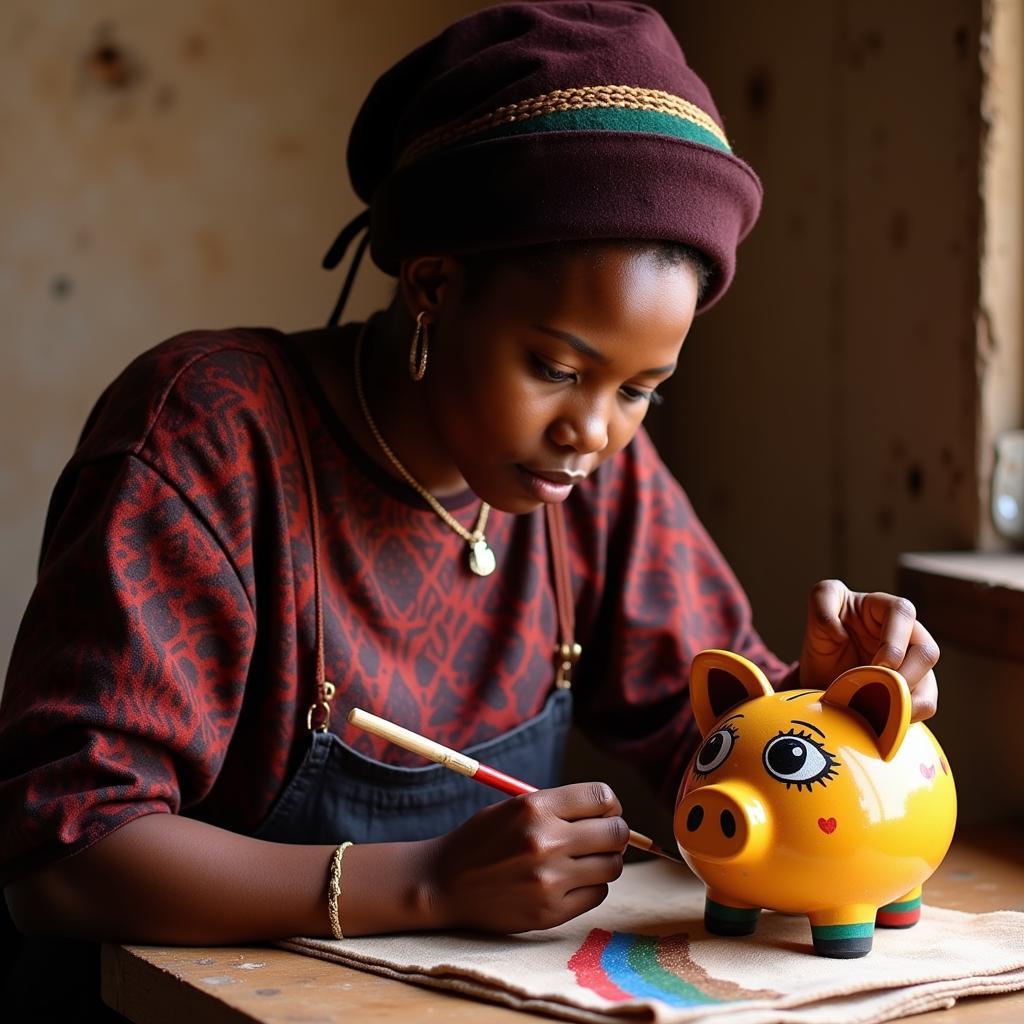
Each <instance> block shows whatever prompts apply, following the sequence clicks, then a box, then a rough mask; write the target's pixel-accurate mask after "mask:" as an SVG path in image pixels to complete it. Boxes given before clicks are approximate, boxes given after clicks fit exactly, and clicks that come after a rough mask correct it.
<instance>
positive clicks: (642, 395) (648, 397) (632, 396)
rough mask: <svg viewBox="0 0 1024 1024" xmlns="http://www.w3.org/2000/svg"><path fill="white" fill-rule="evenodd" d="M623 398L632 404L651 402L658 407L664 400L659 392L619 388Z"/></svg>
mask: <svg viewBox="0 0 1024 1024" xmlns="http://www.w3.org/2000/svg"><path fill="white" fill-rule="evenodd" d="M619 390H620V391H621V392H622V394H623V396H624V397H625V398H626V399H627V400H628V401H630V402H649V403H650V404H651V405H658V404H660V403H661V402H662V401H664V399H663V398H662V396H661V395H660V394H659V393H658V392H657V391H641V390H640V389H639V388H619Z"/></svg>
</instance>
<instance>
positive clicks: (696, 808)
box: [686, 804, 704, 832]
mask: <svg viewBox="0 0 1024 1024" xmlns="http://www.w3.org/2000/svg"><path fill="white" fill-rule="evenodd" d="M703 820H704V808H703V807H701V805H700V804H694V805H693V807H691V808H690V813H689V814H688V815H687V816H686V831H687V832H696V831H697V829H699V828H700V823H701V822H702V821H703Z"/></svg>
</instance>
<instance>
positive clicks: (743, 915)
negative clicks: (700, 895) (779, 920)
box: [704, 900, 761, 921]
mask: <svg viewBox="0 0 1024 1024" xmlns="http://www.w3.org/2000/svg"><path fill="white" fill-rule="evenodd" d="M704 913H705V914H709V915H710V916H711V917H719V918H721V919H722V920H723V921H753V920H756V918H757V917H758V916H759V915H760V913H761V911H760V910H758V909H757V908H756V907H727V906H726V905H725V904H724V903H716V902H715V901H714V900H708V901H707V904H706V906H705V907H704Z"/></svg>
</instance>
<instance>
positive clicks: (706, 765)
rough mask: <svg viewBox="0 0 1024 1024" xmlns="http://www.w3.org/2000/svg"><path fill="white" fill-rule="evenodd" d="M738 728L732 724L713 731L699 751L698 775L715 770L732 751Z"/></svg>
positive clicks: (696, 764)
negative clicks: (734, 727)
mask: <svg viewBox="0 0 1024 1024" xmlns="http://www.w3.org/2000/svg"><path fill="white" fill-rule="evenodd" d="M736 736H737V733H736V730H735V729H733V727H732V726H731V725H726V726H723V727H722V728H721V729H718V730H716V731H715V732H713V733H712V734H711V735H710V736H709V737H708V738H707V739H706V740H705V741H704V742H703V743H702V744H701V746H700V750H698V751H697V760H696V763H695V764H694V768H695V770H696V772H697V774H698V775H707V774H709V773H710V772H713V771H714V770H715V769H716V768H717V767H718V766H719V765H720V764H722V762H723V761H724V760H725V759H726V758H727V757H728V756H729V755H730V754H731V753H732V748H733V744H734V743H735V742H736Z"/></svg>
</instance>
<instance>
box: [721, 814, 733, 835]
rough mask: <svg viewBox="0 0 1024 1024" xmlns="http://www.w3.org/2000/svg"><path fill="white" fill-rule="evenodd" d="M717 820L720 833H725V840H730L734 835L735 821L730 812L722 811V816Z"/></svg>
mask: <svg viewBox="0 0 1024 1024" xmlns="http://www.w3.org/2000/svg"><path fill="white" fill-rule="evenodd" d="M719 820H720V821H721V823H722V831H723V832H724V833H725V838H726V839H732V837H733V836H734V835H736V819H735V818H734V817H733V816H732V812H731V811H722V816H721V818H720V819H719Z"/></svg>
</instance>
